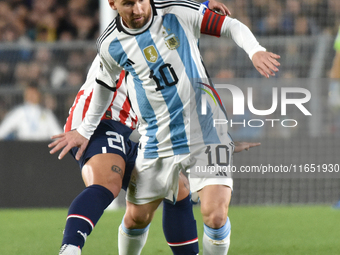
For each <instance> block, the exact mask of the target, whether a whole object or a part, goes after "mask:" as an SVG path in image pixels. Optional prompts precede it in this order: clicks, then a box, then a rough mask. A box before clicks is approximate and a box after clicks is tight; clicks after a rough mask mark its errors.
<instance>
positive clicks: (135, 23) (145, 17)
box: [129, 8, 151, 29]
mask: <svg viewBox="0 0 340 255" xmlns="http://www.w3.org/2000/svg"><path fill="white" fill-rule="evenodd" d="M150 18H151V8H150V9H149V10H148V12H147V13H145V14H142V15H138V16H135V17H133V18H132V19H131V21H130V24H129V25H130V26H129V27H130V28H133V29H138V28H141V27H143V26H144V25H145V24H146V23H148V21H149V20H150ZM137 19H139V20H137Z"/></svg>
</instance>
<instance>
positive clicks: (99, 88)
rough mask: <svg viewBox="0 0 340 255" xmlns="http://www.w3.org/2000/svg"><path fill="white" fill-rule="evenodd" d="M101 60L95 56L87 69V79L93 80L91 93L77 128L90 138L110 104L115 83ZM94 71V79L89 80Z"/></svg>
mask: <svg viewBox="0 0 340 255" xmlns="http://www.w3.org/2000/svg"><path fill="white" fill-rule="evenodd" d="M101 61H102V59H100V58H99V57H98V56H97V57H96V58H95V60H94V62H93V64H92V66H91V68H90V70H89V73H88V77H87V78H88V79H87V81H88V82H91V81H92V82H93V87H94V88H93V95H92V98H91V101H90V105H89V108H88V110H87V112H86V115H85V117H84V119H83V121H82V123H81V124H80V126H79V127H78V128H77V131H78V132H79V133H80V134H81V135H82V136H84V137H85V138H87V139H90V137H91V136H92V134H93V133H94V131H95V130H96V128H97V126H98V125H99V122H100V120H101V118H102V116H103V115H104V113H105V111H106V109H107V108H108V107H109V105H110V104H111V101H112V98H113V91H114V90H115V85H116V83H114V82H113V81H112V77H111V76H110V75H109V74H108V72H107V71H106V69H105V68H104V66H103V64H102V62H101ZM94 71H95V72H96V79H95V80H93V79H91V80H89V78H90V77H92V76H93V73H92V72H94ZM113 77H115V76H113ZM118 79H119V75H118Z"/></svg>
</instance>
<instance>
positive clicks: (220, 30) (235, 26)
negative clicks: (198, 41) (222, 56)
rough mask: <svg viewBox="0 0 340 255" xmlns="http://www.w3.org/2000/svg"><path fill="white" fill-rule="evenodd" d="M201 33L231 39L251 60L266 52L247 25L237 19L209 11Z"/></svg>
mask: <svg viewBox="0 0 340 255" xmlns="http://www.w3.org/2000/svg"><path fill="white" fill-rule="evenodd" d="M201 33H202V34H207V35H212V36H217V37H220V36H226V37H231V38H232V39H233V40H234V41H235V43H236V44H237V45H238V46H239V47H241V48H242V49H243V50H244V51H245V52H246V53H247V54H248V56H249V58H250V59H252V57H253V55H254V54H255V53H256V52H258V51H266V49H265V48H264V47H262V46H261V45H260V44H259V42H258V41H257V40H256V38H255V36H254V35H253V33H252V32H251V31H250V29H249V28H248V27H247V26H246V25H244V24H243V23H241V22H240V21H238V20H237V19H232V18H230V17H228V16H224V15H220V14H218V13H216V12H214V11H211V10H209V9H206V10H205V11H204V15H203V19H202V24H201Z"/></svg>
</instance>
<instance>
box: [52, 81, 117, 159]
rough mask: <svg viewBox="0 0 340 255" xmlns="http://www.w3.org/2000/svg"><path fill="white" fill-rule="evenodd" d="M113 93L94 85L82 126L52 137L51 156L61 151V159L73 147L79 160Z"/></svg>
mask: <svg viewBox="0 0 340 255" xmlns="http://www.w3.org/2000/svg"><path fill="white" fill-rule="evenodd" d="M112 94H113V92H112V91H110V90H108V89H107V88H105V87H104V86H102V85H100V84H98V83H97V84H95V85H94V90H93V96H92V99H91V102H90V105H89V109H88V111H87V112H86V115H85V118H84V119H83V122H82V124H81V125H80V126H79V127H78V128H77V129H76V130H71V131H69V132H66V133H62V134H59V135H55V136H52V137H51V138H52V139H56V140H55V141H54V142H52V143H50V144H49V145H48V147H49V148H52V149H51V150H50V153H51V154H53V153H55V152H57V151H59V150H61V149H62V151H61V152H60V154H59V156H58V158H59V159H62V158H63V157H64V156H65V155H66V154H67V153H68V152H69V151H70V150H71V149H72V148H73V147H78V148H79V149H78V151H77V154H76V157H75V158H76V160H79V159H80V157H81V155H82V154H83V152H84V151H85V149H86V147H87V144H88V142H89V140H90V138H91V136H92V134H93V133H94V131H95V129H96V128H97V126H98V124H99V122H100V120H101V117H102V116H103V114H104V113H105V111H106V109H107V108H108V107H109V105H110V103H111V99H112Z"/></svg>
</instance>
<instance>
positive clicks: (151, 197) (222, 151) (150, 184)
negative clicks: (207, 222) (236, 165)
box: [126, 140, 234, 204]
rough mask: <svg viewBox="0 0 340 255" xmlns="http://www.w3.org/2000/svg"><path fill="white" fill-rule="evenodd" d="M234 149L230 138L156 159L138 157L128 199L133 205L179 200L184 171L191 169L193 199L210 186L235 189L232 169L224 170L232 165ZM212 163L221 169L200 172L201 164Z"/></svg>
mask: <svg viewBox="0 0 340 255" xmlns="http://www.w3.org/2000/svg"><path fill="white" fill-rule="evenodd" d="M233 150H234V145H233V143H232V142H231V140H229V143H227V145H209V146H201V148H199V149H197V150H196V151H195V152H193V153H190V154H181V155H175V156H171V157H165V158H155V159H145V158H143V157H142V156H137V159H136V164H135V169H134V170H133V172H132V174H131V179H130V184H129V187H128V189H127V195H126V199H127V200H128V201H129V202H131V203H133V204H146V203H149V202H152V201H155V200H157V199H160V198H165V199H167V200H169V201H171V202H173V203H175V202H176V199H177V194H178V181H179V174H180V172H181V171H183V172H189V182H190V190H191V193H192V198H193V200H194V198H195V197H197V198H198V196H197V192H198V191H199V190H201V189H202V188H203V187H205V186H207V185H225V186H229V187H230V188H231V189H233V179H232V177H231V176H230V174H229V172H227V171H224V170H223V169H224V167H228V166H231V165H232V154H233ZM138 155H142V153H138ZM217 163H218V165H216V164H217ZM212 164H214V165H215V166H218V167H217V170H219V171H217V170H216V169H214V171H216V172H212V171H210V172H209V171H208V172H207V171H200V172H197V170H198V169H201V168H199V167H202V166H203V167H204V166H205V167H206V166H208V165H212ZM221 169H222V171H220V170H221ZM194 201H195V200H194Z"/></svg>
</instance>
